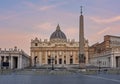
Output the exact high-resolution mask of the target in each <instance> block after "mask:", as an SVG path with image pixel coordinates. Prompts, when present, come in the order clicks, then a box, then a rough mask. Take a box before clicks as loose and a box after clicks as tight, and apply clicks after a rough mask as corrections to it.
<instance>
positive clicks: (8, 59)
mask: <svg viewBox="0 0 120 84" xmlns="http://www.w3.org/2000/svg"><path fill="white" fill-rule="evenodd" d="M29 65H30V57H29V55H27V54H26V53H25V52H24V51H22V50H19V49H17V47H15V48H14V49H12V48H11V49H9V50H6V49H5V50H2V49H0V69H23V68H25V67H29Z"/></svg>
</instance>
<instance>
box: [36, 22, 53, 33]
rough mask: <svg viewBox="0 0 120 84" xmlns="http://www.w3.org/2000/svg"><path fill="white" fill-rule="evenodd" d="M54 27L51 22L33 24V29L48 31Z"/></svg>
mask: <svg viewBox="0 0 120 84" xmlns="http://www.w3.org/2000/svg"><path fill="white" fill-rule="evenodd" d="M54 27H55V26H54V24H53V23H52V22H44V23H40V24H37V25H35V27H34V29H37V30H43V31H49V30H51V29H52V28H54Z"/></svg>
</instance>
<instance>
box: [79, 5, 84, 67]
mask: <svg viewBox="0 0 120 84" xmlns="http://www.w3.org/2000/svg"><path fill="white" fill-rule="evenodd" d="M80 13H81V15H80V17H79V63H80V68H83V67H84V63H85V55H84V17H83V15H82V6H81V12H80Z"/></svg>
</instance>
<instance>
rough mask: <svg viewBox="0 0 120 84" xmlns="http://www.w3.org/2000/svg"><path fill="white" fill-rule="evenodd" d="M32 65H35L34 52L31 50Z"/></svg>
mask: <svg viewBox="0 0 120 84" xmlns="http://www.w3.org/2000/svg"><path fill="white" fill-rule="evenodd" d="M31 62H32V63H31V66H34V52H31Z"/></svg>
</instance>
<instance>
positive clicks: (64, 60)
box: [31, 24, 88, 67]
mask: <svg viewBox="0 0 120 84" xmlns="http://www.w3.org/2000/svg"><path fill="white" fill-rule="evenodd" d="M84 54H85V58H86V59H85V63H86V64H87V63H88V41H87V40H84ZM51 62H53V64H54V65H58V66H60V65H62V66H63V65H64V66H65V65H78V64H79V42H77V41H75V40H74V39H73V40H68V39H67V37H66V35H65V33H63V31H62V30H61V28H60V26H59V24H58V25H57V27H56V30H55V31H54V32H53V33H52V34H51V35H50V39H49V40H47V39H45V40H44V41H42V40H41V39H38V38H37V37H36V38H35V39H32V40H31V63H32V66H38V67H39V66H44V65H50V64H51Z"/></svg>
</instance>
